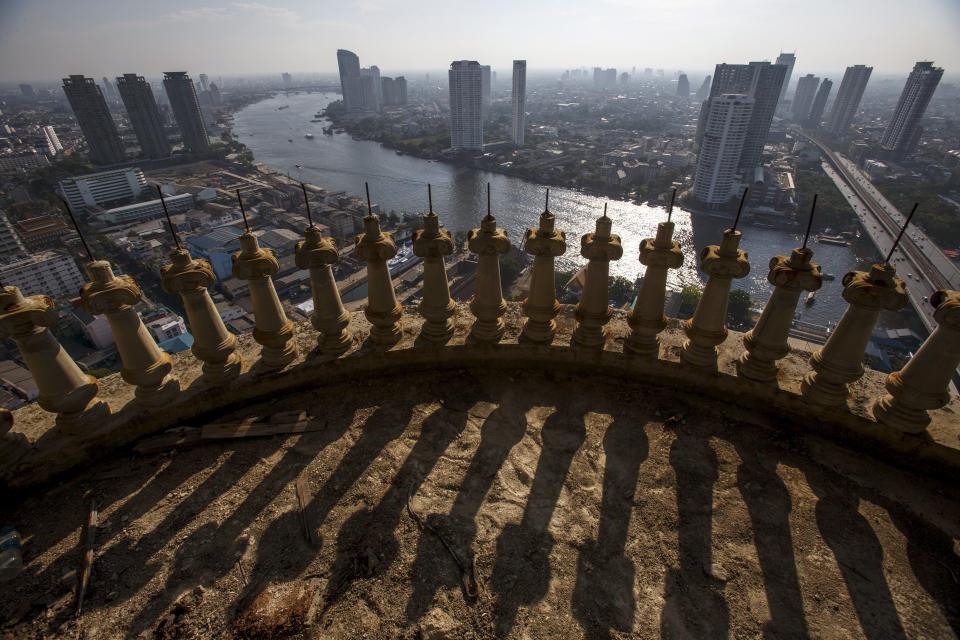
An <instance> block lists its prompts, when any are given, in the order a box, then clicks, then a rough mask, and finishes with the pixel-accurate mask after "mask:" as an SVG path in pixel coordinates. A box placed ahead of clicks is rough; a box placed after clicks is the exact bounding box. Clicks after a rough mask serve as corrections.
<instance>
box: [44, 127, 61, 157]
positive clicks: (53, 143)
mask: <svg viewBox="0 0 960 640" xmlns="http://www.w3.org/2000/svg"><path fill="white" fill-rule="evenodd" d="M41 131H43V136H44V137H45V138H46V140H47V144H48V145H49V146H50V148H52V149H53V153H54V155H56V154H59V153H61V152H62V151H63V144H61V143H60V136H58V135H57V132H56V131H54V130H53V127H51V126H50V125H45V126H43V127H41Z"/></svg>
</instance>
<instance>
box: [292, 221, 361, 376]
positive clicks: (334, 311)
mask: <svg viewBox="0 0 960 640" xmlns="http://www.w3.org/2000/svg"><path fill="white" fill-rule="evenodd" d="M304 236H305V238H306V239H305V240H301V241H300V242H298V243H297V251H296V261H297V266H298V267H300V268H301V269H309V270H310V289H311V290H312V291H313V315H311V316H310V323H311V324H312V325H313V328H314V329H316V330H317V331H319V332H320V337H319V338H317V348H318V349H319V350H320V351H321V352H322V353H324V354H326V355H328V356H333V357H336V356H339V355H340V354H342V353H344V352H345V351H347V349H349V348H350V345H351V344H353V334H352V333H351V332H350V330H349V328H348V327H349V326H350V314H349V313H347V310H346V309H344V308H343V301H341V300H340V290H339V289H338V288H337V281H336V279H335V278H334V277H333V265H335V264H336V263H337V261H338V260H339V259H340V252H339V251H337V243H336V242H334V240H333V238H324V237H323V234H322V233H320V229H319V228H317V227H316V226H309V227H307V229H306V231H304Z"/></svg>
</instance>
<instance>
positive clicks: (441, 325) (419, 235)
mask: <svg viewBox="0 0 960 640" xmlns="http://www.w3.org/2000/svg"><path fill="white" fill-rule="evenodd" d="M413 253H414V255H417V256H420V257H421V258H423V290H422V293H423V298H422V300H421V301H420V315H422V316H423V319H424V323H423V328H421V329H420V337H421V338H422V339H423V340H426V341H427V342H429V343H431V344H436V345H444V344H446V343H447V342H448V341H449V340H450V338H451V337H453V322H452V321H451V320H450V318H452V317H453V313H454V311H455V310H456V308H457V305H455V304H454V303H453V300H451V299H450V283H449V282H448V281H447V269H446V267H445V266H444V264H443V258H444V256H448V255H450V254H451V253H453V240H451V239H450V232H449V231H447V230H446V229H441V228H440V219H439V218H438V217H437V214H435V213H434V212H433V211H431V212H430V213H428V214H427V215H425V216H423V229H418V230H416V231H415V232H414V233H413Z"/></svg>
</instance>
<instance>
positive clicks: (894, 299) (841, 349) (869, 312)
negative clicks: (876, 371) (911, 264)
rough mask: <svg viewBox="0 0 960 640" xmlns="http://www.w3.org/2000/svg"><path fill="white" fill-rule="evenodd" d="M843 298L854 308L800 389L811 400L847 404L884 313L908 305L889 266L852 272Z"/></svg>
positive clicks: (816, 355) (814, 357)
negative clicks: (849, 391) (870, 342)
mask: <svg viewBox="0 0 960 640" xmlns="http://www.w3.org/2000/svg"><path fill="white" fill-rule="evenodd" d="M843 287H844V288H843V299H844V300H846V301H847V302H848V303H849V304H850V306H848V307H847V309H846V311H844V312H843V317H841V318H840V322H838V323H837V327H836V329H834V330H833V333H831V334H830V337H829V338H828V339H827V343H826V344H825V345H823V347H822V348H821V349H819V350H818V351H817V352H816V353H814V354H813V355H812V356H811V357H810V365H811V366H812V367H813V369H814V370H813V371H811V372H809V373H807V375H806V376H804V379H803V383H802V384H801V386H800V388H801V391H802V392H803V396H804V398H806V399H807V400H808V401H810V402H812V403H815V404H820V405H825V406H837V405H843V404H844V403H846V401H847V392H848V390H847V385H848V384H849V383H851V382H854V381H855V380H858V379H860V376H862V375H863V354H864V353H865V352H866V350H867V343H868V342H869V341H870V334H872V333H873V328H874V326H875V325H876V323H877V318H878V317H879V316H880V311H882V310H884V309H887V310H889V311H896V310H897V309H902V308H903V307H904V306H905V305H906V304H907V291H906V288H905V286H904V284H903V280H901V279H900V278H898V277H897V272H896V270H895V269H894V268H893V266H891V265H889V264H875V265H873V266H872V267H871V268H870V271H869V273H868V272H865V271H851V272H850V273H848V274H847V275H845V276H843Z"/></svg>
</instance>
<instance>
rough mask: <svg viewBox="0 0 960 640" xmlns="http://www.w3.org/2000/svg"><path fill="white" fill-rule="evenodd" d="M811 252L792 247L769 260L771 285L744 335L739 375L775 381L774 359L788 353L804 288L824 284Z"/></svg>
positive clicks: (775, 368) (813, 287) (815, 287)
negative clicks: (768, 292) (771, 287)
mask: <svg viewBox="0 0 960 640" xmlns="http://www.w3.org/2000/svg"><path fill="white" fill-rule="evenodd" d="M812 257H813V251H811V250H810V249H807V248H806V247H803V248H799V249H794V250H793V251H792V252H791V254H790V257H789V258H788V257H787V256H774V257H773V258H771V259H770V272H769V273H768V274H767V280H768V281H769V282H770V284H772V285H773V286H774V290H773V293H772V294H771V296H770V300H768V301H767V305H766V306H765V307H764V308H763V313H762V314H760V319H759V320H757V325H756V326H755V327H754V328H753V329H752V330H750V331H748V332H747V334H746V335H745V336H743V343H744V346H745V347H746V352H745V353H744V354H743V355H742V356H740V359H739V360H738V361H737V371H738V373H739V375H741V376H743V377H744V378H749V379H750V380H756V381H757V382H765V383H776V381H777V360H779V359H780V358H782V357H784V356H785V355H787V354H788V353H789V352H790V346H789V345H788V344H787V338H788V337H789V335H790V326H791V325H792V324H793V316H794V314H795V313H796V311H797V302H798V301H799V300H800V294H801V293H803V292H804V291H816V290H817V289H819V288H820V286H821V285H822V284H823V277H822V276H821V274H820V266H819V265H818V264H816V263H815V262H811V261H810V259H811V258H812Z"/></svg>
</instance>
